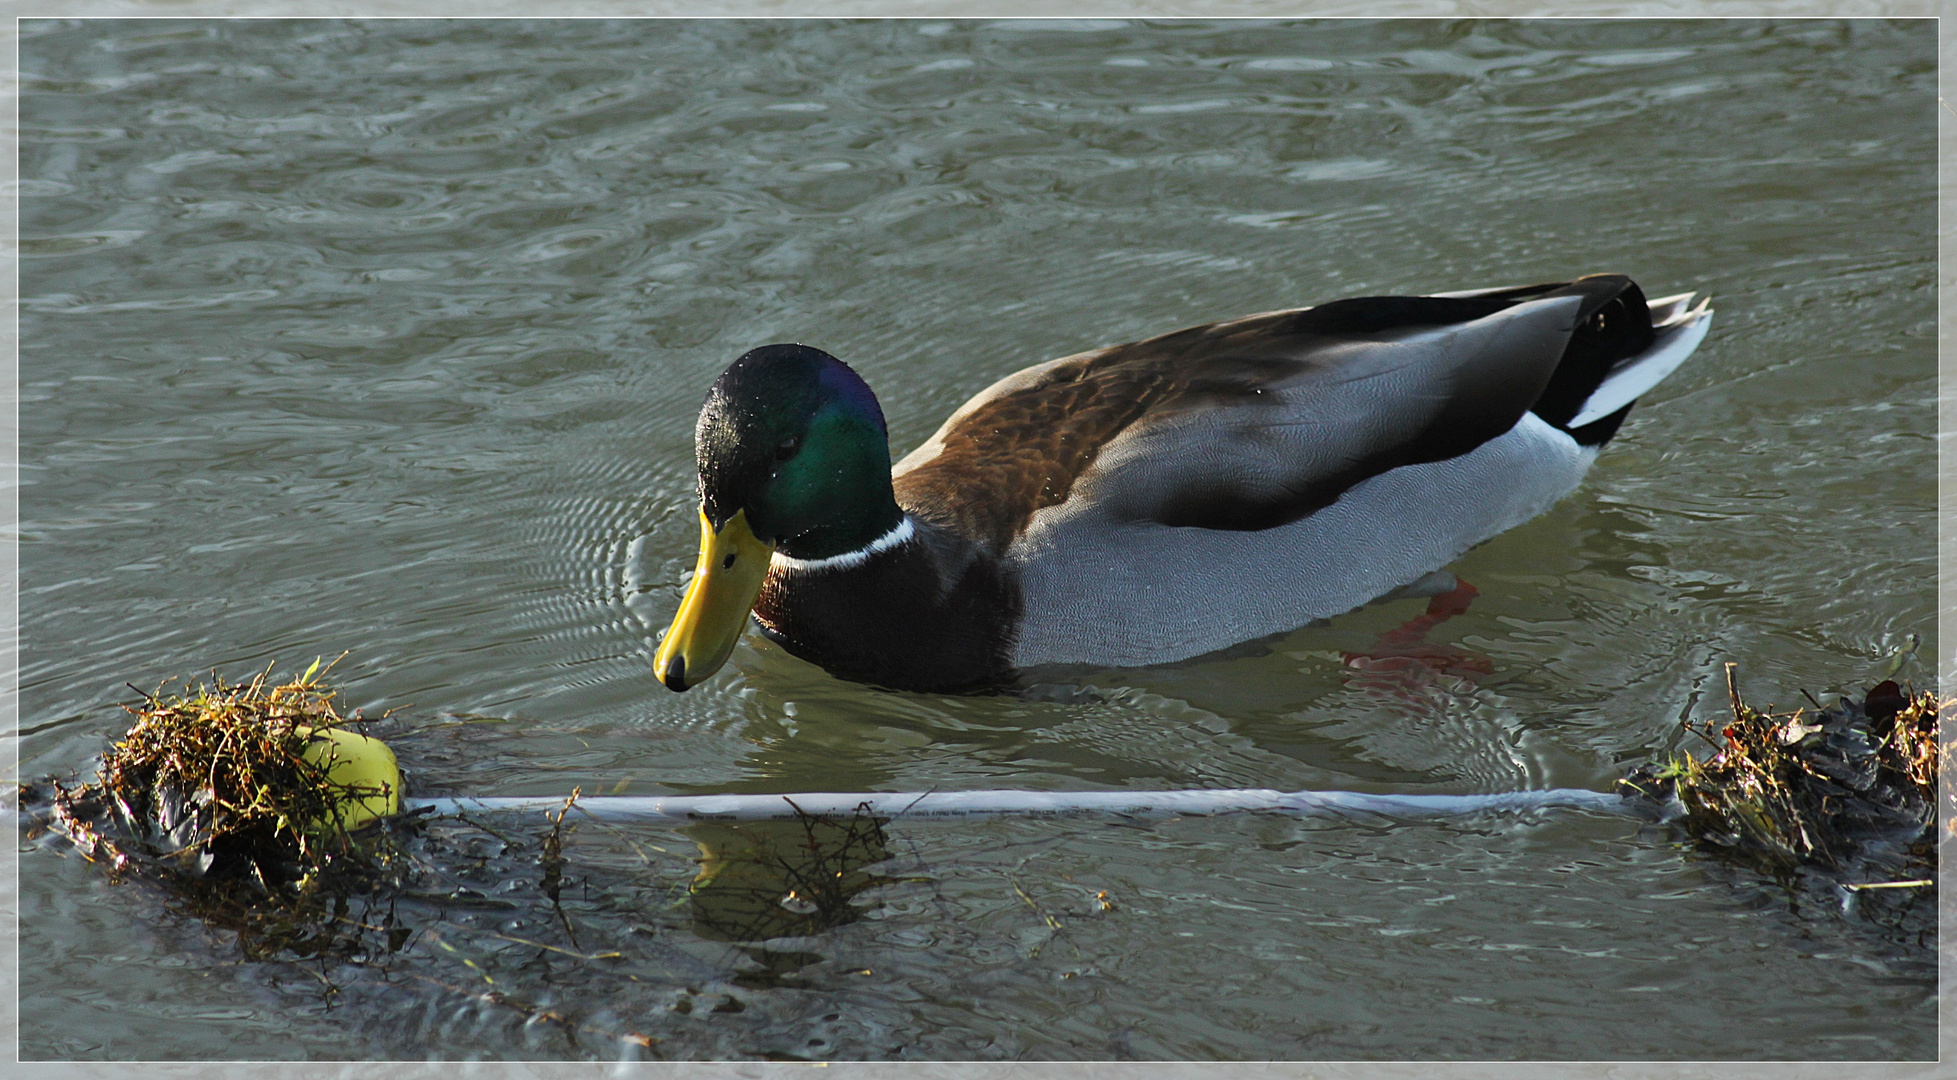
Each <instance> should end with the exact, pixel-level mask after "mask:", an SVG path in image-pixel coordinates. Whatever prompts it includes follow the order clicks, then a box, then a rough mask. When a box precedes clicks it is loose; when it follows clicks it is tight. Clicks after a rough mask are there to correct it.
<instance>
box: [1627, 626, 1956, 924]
mask: <svg viewBox="0 0 1957 1080" xmlns="http://www.w3.org/2000/svg"><path fill="white" fill-rule="evenodd" d="M1732 670H1733V665H1730V664H1729V665H1727V683H1728V688H1729V698H1730V702H1731V716H1730V718H1729V719H1727V720H1726V722H1725V723H1724V724H1723V725H1721V726H1720V727H1719V728H1717V729H1716V730H1715V729H1713V728H1712V727H1711V726H1710V725H1707V726H1706V727H1703V728H1701V727H1697V726H1693V725H1690V724H1688V728H1690V730H1691V731H1693V733H1695V734H1697V735H1699V736H1700V737H1701V738H1703V739H1705V740H1706V741H1707V742H1708V743H1710V744H1712V746H1713V747H1714V752H1713V754H1712V755H1711V756H1709V757H1706V758H1703V759H1700V758H1694V757H1692V756H1691V755H1689V754H1685V755H1680V756H1678V757H1675V758H1673V759H1671V760H1670V761H1667V762H1664V763H1662V764H1646V765H1641V766H1639V767H1637V768H1636V769H1634V770H1632V772H1631V773H1630V775H1628V776H1626V777H1625V778H1624V779H1623V780H1622V781H1620V785H1621V789H1622V793H1623V795H1624V797H1625V798H1626V799H1628V800H1632V801H1634V802H1635V803H1637V804H1639V805H1641V806H1642V807H1643V808H1644V809H1645V810H1646V811H1647V812H1649V813H1651V814H1652V815H1653V816H1656V817H1657V818H1659V819H1660V820H1663V821H1667V822H1671V823H1672V824H1674V825H1675V826H1676V827H1677V828H1679V829H1681V830H1683V832H1684V833H1685V834H1686V835H1687V836H1688V837H1690V839H1691V842H1692V843H1693V844H1694V845H1695V846H1696V847H1697V848H1698V849H1699V850H1700V851H1702V852H1706V853H1708V854H1710V855H1713V856H1715V857H1717V858H1721V859H1724V860H1727V861H1731V862H1736V863H1740V864H1743V865H1747V866H1751V867H1753V868H1755V869H1758V870H1761V871H1763V872H1766V873H1768V874H1771V875H1773V876H1775V877H1776V878H1779V879H1781V880H1783V881H1791V880H1792V879H1796V878H1817V879H1821V880H1825V881H1826V882H1828V883H1830V884H1831V885H1832V887H1834V888H1836V889H1840V890H1843V891H1844V893H1847V894H1854V893H1860V892H1865V891H1868V892H1873V891H1876V890H1882V891H1891V890H1895V891H1900V892H1906V893H1911V894H1919V895H1920V894H1930V895H1933V894H1934V890H1935V871H1936V854H1935V836H1934V833H1935V824H1936V814H1937V776H1938V767H1939V756H1938V746H1937V730H1938V714H1939V712H1940V710H1941V708H1942V707H1944V706H1943V705H1942V704H1940V703H1939V702H1938V700H1937V698H1936V696H1935V695H1934V694H1931V693H1927V692H1924V693H1912V692H1906V691H1905V690H1903V689H1902V688H1901V687H1899V686H1898V685H1897V684H1896V683H1895V682H1893V681H1884V682H1882V683H1880V684H1879V685H1877V686H1876V687H1875V688H1874V689H1872V690H1870V691H1869V692H1868V695H1867V696H1866V697H1865V698H1863V699H1862V700H1861V701H1854V700H1851V699H1848V698H1842V699H1840V700H1839V701H1837V702H1836V703H1835V704H1833V705H1830V706H1826V707H1822V706H1821V705H1820V704H1819V703H1818V702H1816V703H1813V704H1814V708H1813V710H1812V711H1810V710H1808V709H1805V708H1803V709H1796V710H1795V711H1793V712H1791V713H1787V712H1775V711H1774V710H1773V707H1772V706H1768V708H1767V709H1765V710H1760V709H1755V708H1753V707H1751V706H1749V705H1747V704H1745V703H1744V702H1742V701H1741V700H1740V697H1739V694H1738V692H1737V691H1736V690H1733V689H1732ZM1849 899H1850V900H1852V899H1853V896H1852V895H1851V896H1849ZM1912 899H1913V898H1912ZM1931 907H1933V905H1926V906H1925V910H1926V911H1927V910H1930V908H1931Z"/></svg>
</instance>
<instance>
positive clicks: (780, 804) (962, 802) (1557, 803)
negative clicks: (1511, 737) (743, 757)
mask: <svg viewBox="0 0 1957 1080" xmlns="http://www.w3.org/2000/svg"><path fill="white" fill-rule="evenodd" d="M564 803H565V800H564V799H563V798H553V797H523V798H491V799H474V798H452V799H407V800H404V806H403V809H405V810H406V811H408V812H409V813H414V812H416V811H420V812H423V813H435V814H443V815H453V814H469V813H509V812H530V813H553V814H554V813H556V812H558V811H560V810H562V809H564ZM1549 807H1573V808H1576V809H1580V810H1597V811H1603V812H1606V813H1619V814H1625V813H1631V812H1632V811H1631V810H1630V809H1629V808H1628V807H1627V806H1626V805H1625V801H1624V799H1623V797H1622V796H1619V795H1617V794H1615V793H1612V792H1606V791H1587V790H1584V789H1581V788H1550V789H1547V790H1542V791H1515V792H1505V793H1501V794H1492V795H1367V794H1363V793H1360V792H1354V791H1272V790H1270V789H1268V788H1219V789H1198V790H1194V791H871V792H832V791H814V792H806V793H798V794H793V795H598V796H591V797H589V798H580V799H578V800H577V802H576V803H574V804H573V805H572V812H573V813H574V814H580V815H583V816H585V817H588V818H593V819H596V820H599V821H761V820H767V819H771V818H792V817H797V816H801V815H804V814H807V815H821V816H824V817H847V816H849V815H851V814H855V813H859V812H860V813H866V814H873V815H875V816H877V817H885V818H906V817H907V818H969V817H995V816H1002V815H1013V816H1018V817H1077V816H1081V815H1086V814H1123V815H1131V816H1144V817H1167V816H1173V815H1177V814H1190V815H1203V814H1230V813H1240V812H1243V811H1246V810H1267V811H1276V812H1279V813H1286V814H1305V815H1318V814H1335V815H1352V814H1387V815H1394V816H1415V817H1430V816H1437V815H1452V814H1478V813H1487V812H1491V811H1519V810H1539V809H1545V808H1549Z"/></svg>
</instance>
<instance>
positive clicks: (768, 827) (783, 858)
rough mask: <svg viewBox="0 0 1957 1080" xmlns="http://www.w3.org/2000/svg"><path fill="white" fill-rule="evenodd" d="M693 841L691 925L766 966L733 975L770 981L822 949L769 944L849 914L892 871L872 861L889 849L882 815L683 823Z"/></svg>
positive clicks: (855, 914)
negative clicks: (879, 870)
mask: <svg viewBox="0 0 1957 1080" xmlns="http://www.w3.org/2000/svg"><path fill="white" fill-rule="evenodd" d="M687 833H688V835H689V836H691V837H692V839H693V841H694V843H696V844H697V845H698V846H699V849H700V869H699V872H698V874H696V875H695V876H694V879H693V884H692V885H691V886H690V888H689V890H688V909H689V911H690V913H691V915H692V918H693V930H694V932H695V933H697V934H699V935H700V936H701V937H703V938H708V939H710V940H714V941H726V942H731V943H735V944H738V945H741V946H743V947H744V951H745V952H746V953H747V954H748V955H749V956H750V957H752V958H753V959H754V960H755V961H757V962H758V963H760V964H761V965H762V968H763V969H764V970H762V971H760V972H751V973H748V974H746V975H744V976H742V977H740V978H738V979H737V980H736V981H737V982H740V983H743V984H750V983H752V984H773V983H776V982H779V981H781V980H782V979H783V978H785V977H787V976H789V975H791V974H792V973H793V972H795V971H797V970H798V969H800V968H803V967H806V966H807V965H809V964H812V963H815V962H817V961H819V960H821V959H823V957H822V956H821V955H820V954H818V953H811V952H804V951H793V950H783V949H781V948H777V947H775V945H776V944H779V943H782V942H781V939H784V938H811V937H814V936H816V935H819V934H821V933H823V932H824V931H827V930H831V929H833V928H835V927H838V926H842V925H844V924H847V923H851V922H854V921H856V920H857V919H858V918H859V917H861V914H862V911H863V906H862V904H861V903H860V902H859V901H858V900H857V897H858V896H859V895H860V894H861V893H863V892H864V891H865V890H868V889H871V888H873V887H875V886H878V885H882V884H886V883H888V882H890V881H892V880H894V879H891V878H887V877H884V876H881V875H878V874H875V873H872V872H870V870H869V868H870V867H872V866H874V865H876V864H878V863H881V862H883V861H884V860H885V859H887V858H888V857H889V850H888V847H887V838H886V837H885V835H884V831H883V823H882V822H881V821H879V820H878V819H877V818H875V817H872V816H870V815H868V814H862V813H858V814H854V815H851V816H849V817H827V816H816V815H802V816H800V817H798V818H795V819H793V820H788V821H752V822H740V823H738V824H737V823H719V822H715V823H703V824H698V825H691V826H688V827H687Z"/></svg>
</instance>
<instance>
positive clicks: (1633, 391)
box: [1564, 293, 1712, 428]
mask: <svg viewBox="0 0 1957 1080" xmlns="http://www.w3.org/2000/svg"><path fill="white" fill-rule="evenodd" d="M1693 295H1694V294H1692V293H1680V294H1679V295H1677V296H1667V297H1664V298H1662V299H1658V300H1652V301H1649V302H1648V304H1649V306H1650V308H1651V325H1652V329H1653V330H1655V331H1657V337H1656V339H1655V340H1654V341H1653V342H1652V343H1651V348H1649V349H1646V350H1645V351H1643V352H1641V353H1639V354H1638V355H1636V356H1632V357H1627V358H1625V359H1623V360H1620V361H1618V362H1617V364H1616V365H1615V366H1614V367H1612V368H1611V371H1610V374H1608V375H1606V376H1604V381H1603V382H1602V383H1600V384H1598V386H1597V389H1596V390H1595V391H1593V392H1592V393H1591V395H1590V398H1589V400H1587V401H1585V402H1584V403H1583V408H1582V409H1580V410H1578V411H1577V414H1576V415H1575V416H1573V417H1571V418H1570V422H1569V423H1568V424H1565V425H1564V426H1565V427H1568V428H1579V427H1582V426H1583V425H1585V424H1588V423H1592V422H1594V421H1597V420H1602V419H1603V418H1604V417H1606V416H1609V415H1610V414H1611V413H1614V412H1616V411H1617V410H1619V409H1621V408H1623V407H1624V406H1626V405H1629V404H1630V403H1631V402H1633V401H1636V400H1637V399H1638V396H1639V395H1640V394H1643V393H1644V392H1645V391H1647V390H1649V389H1651V388H1652V387H1654V386H1657V385H1658V384H1659V383H1660V382H1662V381H1663V380H1664V378H1665V376H1667V375H1670V374H1671V373H1672V372H1673V371H1675V370H1677V369H1678V366H1679V365H1680V364H1682V363H1684V362H1685V358H1686V357H1688V356H1691V355H1692V350H1694V349H1696V348H1698V347H1699V342H1701V341H1704V340H1705V336H1706V330H1707V329H1708V328H1709V327H1711V326H1712V298H1711V297H1707V298H1706V299H1704V300H1701V301H1699V305H1698V306H1697V307H1688V306H1687V305H1689V304H1691V302H1692V297H1693Z"/></svg>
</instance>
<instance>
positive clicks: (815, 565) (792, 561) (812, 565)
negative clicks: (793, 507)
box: [770, 514, 917, 570]
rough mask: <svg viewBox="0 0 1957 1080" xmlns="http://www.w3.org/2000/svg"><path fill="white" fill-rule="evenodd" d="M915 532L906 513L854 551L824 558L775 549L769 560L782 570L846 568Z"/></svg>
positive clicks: (894, 545)
mask: <svg viewBox="0 0 1957 1080" xmlns="http://www.w3.org/2000/svg"><path fill="white" fill-rule="evenodd" d="M916 532H917V530H916V528H915V527H914V526H912V525H911V519H910V515H908V514H906V515H904V517H903V519H902V520H900V521H898V522H897V525H896V527H895V528H893V529H891V530H890V531H889V532H887V533H884V534H883V535H882V536H879V537H877V538H876V539H875V540H872V541H870V542H869V543H867V544H864V545H863V546H862V547H860V548H857V549H856V550H855V551H845V552H843V553H842V554H841V555H831V556H829V557H828V558H826V559H798V558H796V557H794V556H793V555H783V554H782V553H781V552H779V551H777V552H775V557H774V558H773V559H772V560H770V562H771V563H772V565H774V566H777V567H780V568H781V569H783V570H847V569H849V568H850V567H852V566H861V565H863V564H864V563H866V562H869V561H870V556H872V555H875V554H877V553H878V552H881V551H889V550H890V549H891V548H894V547H896V546H897V545H898V544H901V543H903V542H904V541H906V540H909V539H910V538H911V537H912V535H914V534H915V533H916Z"/></svg>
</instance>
